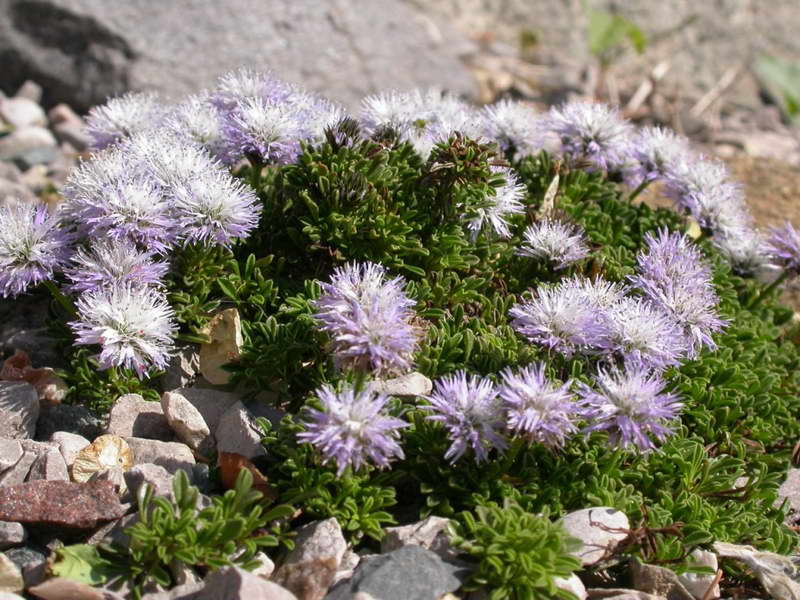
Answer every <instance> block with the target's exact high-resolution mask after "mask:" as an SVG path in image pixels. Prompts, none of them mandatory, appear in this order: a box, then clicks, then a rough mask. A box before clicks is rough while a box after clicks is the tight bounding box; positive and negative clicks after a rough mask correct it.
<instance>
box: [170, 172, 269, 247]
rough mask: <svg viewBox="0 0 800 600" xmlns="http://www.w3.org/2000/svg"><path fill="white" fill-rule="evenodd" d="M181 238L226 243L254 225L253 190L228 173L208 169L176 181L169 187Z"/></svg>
mask: <svg viewBox="0 0 800 600" xmlns="http://www.w3.org/2000/svg"><path fill="white" fill-rule="evenodd" d="M171 193H172V196H173V199H174V212H175V216H176V218H177V220H178V223H179V231H180V234H181V238H182V239H183V240H184V241H186V242H189V243H191V242H202V243H206V244H209V243H214V244H217V245H219V246H226V247H227V246H230V245H231V244H232V243H233V242H234V241H235V240H238V239H244V238H246V237H247V236H248V235H249V234H250V232H251V231H252V230H253V229H255V228H256V226H257V225H258V217H259V214H260V211H261V207H260V204H259V203H258V198H257V197H256V194H255V192H253V190H252V189H251V188H250V187H248V186H247V185H245V184H243V183H242V182H241V181H239V180H236V179H234V178H232V177H231V176H230V174H229V173H227V172H225V171H222V170H218V169H212V170H209V171H206V172H204V173H203V174H202V175H200V176H199V177H196V178H194V179H189V180H187V181H185V182H182V183H179V184H176V185H175V186H173V188H172V190H171Z"/></svg>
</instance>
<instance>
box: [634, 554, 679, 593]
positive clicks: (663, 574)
mask: <svg viewBox="0 0 800 600" xmlns="http://www.w3.org/2000/svg"><path fill="white" fill-rule="evenodd" d="M631 576H632V578H633V587H634V588H636V589H637V590H639V591H642V592H647V593H648V594H654V595H656V596H662V597H664V598H668V599H669V600H694V596H692V594H690V593H689V591H688V590H687V589H686V588H685V587H683V584H682V583H681V582H680V580H679V579H678V575H677V574H676V573H675V571H672V570H671V569H667V568H664V567H659V566H656V565H648V564H643V563H641V562H640V561H638V560H636V559H633V560H632V561H631Z"/></svg>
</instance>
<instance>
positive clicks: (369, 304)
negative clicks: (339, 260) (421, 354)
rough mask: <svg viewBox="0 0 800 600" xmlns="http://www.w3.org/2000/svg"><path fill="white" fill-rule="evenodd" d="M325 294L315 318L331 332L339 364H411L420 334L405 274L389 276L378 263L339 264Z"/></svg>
mask: <svg viewBox="0 0 800 600" xmlns="http://www.w3.org/2000/svg"><path fill="white" fill-rule="evenodd" d="M320 285H321V286H322V290H323V295H322V296H321V297H320V298H319V299H318V300H316V301H315V302H314V307H315V308H316V313H315V314H314V318H315V319H316V320H317V322H318V323H319V327H320V329H321V330H322V331H326V332H328V333H329V335H330V337H331V348H332V351H333V354H334V362H335V363H336V364H337V366H339V367H340V368H341V367H350V368H356V369H369V370H371V371H374V372H376V373H381V374H383V373H397V372H402V371H406V370H408V369H410V368H411V358H412V355H413V353H414V351H415V350H416V348H417V343H418V340H419V332H418V330H417V328H416V327H414V325H413V324H412V319H413V318H414V310H413V307H414V304H415V303H414V301H413V300H411V299H410V298H409V297H408V296H406V294H405V291H404V290H403V286H404V280H403V278H402V277H395V278H394V279H388V280H387V277H386V269H384V268H383V267H382V266H381V265H378V264H375V263H369V262H367V263H353V264H349V265H347V266H344V267H340V268H337V269H336V270H335V271H334V274H333V276H332V277H331V282H330V283H320Z"/></svg>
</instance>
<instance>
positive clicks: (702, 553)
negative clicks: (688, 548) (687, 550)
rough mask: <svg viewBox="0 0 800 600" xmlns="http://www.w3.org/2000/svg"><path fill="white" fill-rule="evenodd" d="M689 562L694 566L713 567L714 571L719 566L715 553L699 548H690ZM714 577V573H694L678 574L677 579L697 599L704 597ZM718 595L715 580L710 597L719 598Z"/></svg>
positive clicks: (717, 586) (718, 590)
mask: <svg viewBox="0 0 800 600" xmlns="http://www.w3.org/2000/svg"><path fill="white" fill-rule="evenodd" d="M689 563H690V564H691V565H693V566H695V567H708V568H709V569H713V570H714V572H715V573H716V571H717V569H718V568H719V564H718V561H717V555H716V554H714V553H713V552H709V551H707V550H701V549H700V548H695V549H694V550H692V552H691V554H690V555H689ZM714 579H715V576H714V575H699V574H696V573H684V574H683V575H678V581H680V582H681V583H682V584H683V587H685V588H686V589H687V590H688V592H689V593H690V594H691V595H692V596H694V597H695V598H697V600H703V598H705V597H706V592H708V589H709V588H710V587H711V584H713V583H714ZM719 595H720V589H719V582H717V583H716V584H714V589H713V590H711V597H712V598H719Z"/></svg>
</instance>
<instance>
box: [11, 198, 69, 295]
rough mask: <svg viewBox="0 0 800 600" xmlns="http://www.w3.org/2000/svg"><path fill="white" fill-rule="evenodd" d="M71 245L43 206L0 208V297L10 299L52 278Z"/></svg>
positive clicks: (53, 217) (64, 262)
mask: <svg viewBox="0 0 800 600" xmlns="http://www.w3.org/2000/svg"><path fill="white" fill-rule="evenodd" d="M71 243H72V236H70V235H69V234H68V233H67V232H66V231H65V230H64V229H62V228H61V226H60V222H59V219H58V217H57V216H55V215H52V214H50V213H49V212H48V210H47V207H46V206H45V205H43V204H36V205H34V204H29V203H22V202H21V203H19V204H14V205H5V206H0V296H3V297H5V298H8V297H14V296H17V295H18V294H21V293H23V292H24V291H26V290H27V289H28V288H29V287H31V286H33V285H36V284H37V283H40V282H42V281H45V280H49V279H52V278H53V275H54V273H55V272H56V271H59V270H60V269H62V268H63V267H64V265H65V264H66V262H67V260H68V258H69V255H70V253H71V248H70V244H71Z"/></svg>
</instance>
